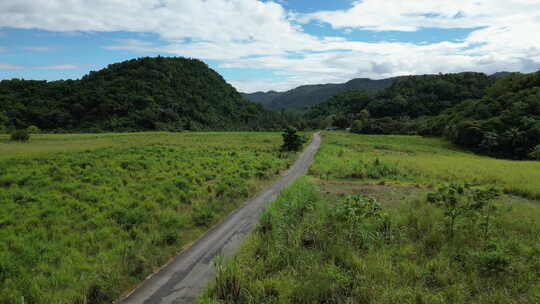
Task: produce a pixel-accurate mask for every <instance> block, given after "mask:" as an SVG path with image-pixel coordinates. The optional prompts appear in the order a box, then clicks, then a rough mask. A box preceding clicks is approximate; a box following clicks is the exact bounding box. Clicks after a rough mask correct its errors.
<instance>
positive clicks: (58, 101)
mask: <svg viewBox="0 0 540 304" xmlns="http://www.w3.org/2000/svg"><path fill="white" fill-rule="evenodd" d="M285 124H286V122H285V120H284V118H282V117H281V116H280V115H279V114H277V113H274V112H272V111H270V110H267V109H264V108H263V107H262V106H261V105H259V104H255V103H252V102H250V101H247V100H245V99H244V98H243V97H242V96H241V95H240V93H238V92H237V91H236V90H235V89H234V88H233V87H232V86H231V85H229V84H228V83H226V82H225V80H224V79H223V78H222V77H221V76H220V75H219V74H218V73H216V72H215V71H213V70H212V69H210V68H209V67H208V66H207V65H206V64H205V63H203V62H202V61H199V60H196V59H186V58H171V57H157V58H148V57H146V58H140V59H133V60H129V61H125V62H121V63H116V64H112V65H109V66H108V67H107V68H105V69H103V70H100V71H98V72H90V74H88V75H86V76H84V77H83V78H82V79H80V80H65V81H64V80H61V81H52V82H46V81H27V80H17V79H15V80H4V81H0V129H2V128H3V127H4V128H24V127H28V126H30V125H35V126H37V127H38V128H40V129H43V130H51V131H71V132H73V131H93V132H99V131H143V130H171V131H177V130H263V129H266V130H268V129H277V128H282V127H283V126H284V125H285Z"/></svg>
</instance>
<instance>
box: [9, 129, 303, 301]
mask: <svg viewBox="0 0 540 304" xmlns="http://www.w3.org/2000/svg"><path fill="white" fill-rule="evenodd" d="M280 144H281V136H280V134H279V133H248V132H245V133H240V132H237V133H234V132H231V133H137V134H129V133H128V134H98V135H96V134H85V135H34V136H33V137H32V139H31V140H30V142H28V143H12V142H8V141H7V136H0V206H1V208H0V303H6V304H7V303H9V304H12V303H110V302H111V301H112V300H114V299H116V298H117V297H118V296H119V295H120V294H121V293H122V292H126V291H127V290H128V289H129V288H131V287H133V286H134V285H135V284H137V283H138V282H140V281H141V280H142V279H143V278H145V277H146V276H147V275H148V274H149V273H151V272H152V271H153V270H154V269H156V268H157V267H159V266H161V265H163V264H164V263H165V262H166V261H167V260H168V259H169V258H171V257H172V256H173V255H174V254H175V253H176V252H178V251H179V250H181V248H182V247H183V246H185V245H186V244H188V243H190V242H192V241H193V240H195V239H196V238H197V237H198V236H199V235H201V234H202V233H203V232H204V231H206V230H207V229H208V227H209V226H211V225H213V224H214V223H216V222H217V221H218V220H219V219H220V218H222V217H223V216H225V215H226V214H228V213H229V212H230V211H231V210H233V209H234V208H236V207H237V206H238V204H239V203H241V202H242V201H243V200H244V199H245V198H246V197H248V196H249V195H252V194H254V193H255V192H256V191H257V190H259V189H260V188H261V186H262V185H264V184H267V183H269V182H270V181H271V180H272V179H273V177H275V176H276V175H277V174H279V173H280V172H281V171H282V170H284V169H286V168H287V167H288V166H289V165H290V164H291V163H292V161H293V160H294V158H295V157H296V156H295V154H291V153H281V152H279V146H280Z"/></svg>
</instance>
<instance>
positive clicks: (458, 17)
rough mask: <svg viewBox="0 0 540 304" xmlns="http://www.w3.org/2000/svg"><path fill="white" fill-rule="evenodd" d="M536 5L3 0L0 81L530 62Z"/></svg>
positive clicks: (288, 80) (356, 73)
mask: <svg viewBox="0 0 540 304" xmlns="http://www.w3.org/2000/svg"><path fill="white" fill-rule="evenodd" d="M537 32H540V2H539V1H536V0H505V1H502V0H489V1H488V0H478V1H475V2H471V1H470V0H454V1H452V2H449V1H446V0H431V1H414V2H412V1H407V2H405V1H401V0H385V1H380V0H364V1H348V0H333V1H328V0H324V1H323V0H310V1H307V0H305V1H304V0H301V1H299V0H296V1H293V0H288V1H287V0H279V1H257V0H206V1H199V0H124V1H122V0H118V1H107V0H72V1H69V2H68V1H66V0H3V1H2V2H1V3H0V79H11V78H25V79H46V80H57V79H67V78H72V79H73V78H80V77H81V76H82V75H84V74H86V73H88V72H89V71H91V70H99V69H101V68H103V67H105V66H107V65H108V64H111V63H115V62H119V61H123V60H126V59H130V58H136V57H142V56H157V55H158V54H160V55H163V56H185V57H195V58H199V59H202V60H204V61H205V62H206V63H207V64H208V65H209V66H210V67H212V68H213V69H215V70H216V71H218V72H219V73H221V74H222V75H223V76H224V77H225V79H226V80H227V81H229V82H230V83H231V84H233V85H234V86H235V87H236V88H237V89H239V90H241V91H246V92H252V91H257V90H270V89H274V90H286V89H290V88H293V87H295V86H298V85H302V84H309V83H328V82H342V81H347V80H349V79H351V78H355V77H370V78H386V77H392V76H397V75H409V74H427V73H440V72H442V73H449V72H460V71H480V72H485V73H493V72H496V71H502V70H509V71H521V72H532V71H536V70H538V69H540V38H539V37H538V35H531V33H537Z"/></svg>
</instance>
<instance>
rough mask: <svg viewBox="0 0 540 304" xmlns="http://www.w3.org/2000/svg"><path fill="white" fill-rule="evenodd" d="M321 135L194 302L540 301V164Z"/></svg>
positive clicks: (436, 146)
mask: <svg viewBox="0 0 540 304" xmlns="http://www.w3.org/2000/svg"><path fill="white" fill-rule="evenodd" d="M323 135H324V141H323V143H322V147H321V150H320V151H319V153H318V155H317V157H316V160H315V163H314V164H313V166H312V168H311V175H312V176H310V177H305V178H303V179H302V180H300V181H298V182H296V183H295V184H293V185H292V186H291V187H289V188H288V189H286V190H285V191H284V192H282V194H281V195H280V196H279V197H278V199H277V200H276V202H274V203H273V204H272V206H271V207H270V208H269V210H267V211H266V212H265V213H264V214H263V215H262V217H261V223H260V225H259V226H258V228H257V229H256V231H255V232H254V233H253V235H252V236H251V237H250V238H249V239H248V240H247V241H246V242H245V243H244V245H243V247H242V249H241V250H240V252H239V253H238V254H237V255H236V256H235V257H234V258H232V259H231V260H228V261H223V260H220V261H217V262H216V263H217V273H218V275H217V278H216V280H215V282H213V283H212V284H211V285H210V286H209V287H208V289H207V290H206V292H205V294H204V295H203V296H202V297H201V299H200V303H202V304H217V303H221V304H223V303H306V304H307V303H385V304H386V303H387V304H391V303H392V304H393V303H411V304H412V303H414V304H417V303H429V304H431V303H435V304H436V303H440V304H443V303H444V304H445V303H479V304H480V303H481V304H484V303H516V304H517V303H540V283H539V282H540V204H539V202H538V201H536V200H531V199H530V198H534V197H536V198H537V197H538V193H539V191H540V189H538V188H535V187H534V184H535V183H536V184H538V183H539V182H540V180H539V177H538V174H539V173H538V171H539V170H538V169H540V167H538V165H539V163H533V162H512V161H504V160H496V159H490V158H486V157H480V156H476V155H473V154H470V153H468V152H465V151H461V150H459V149H456V148H455V147H453V146H452V145H449V144H447V143H445V142H444V141H442V140H438V139H425V138H420V137H404V136H361V135H352V134H346V133H337V132H329V133H325V134H323ZM431 166H434V168H433V167H431ZM436 168H440V169H441V170H442V171H441V172H438V171H437V170H435V169H436ZM520 169H523V170H525V172H524V173H523V174H526V173H529V174H530V176H529V177H528V178H526V176H525V175H524V176H522V175H521V174H522V173H521V172H519V170H520ZM535 169H536V171H535ZM505 171H508V172H505ZM522 181H523V182H525V181H527V182H526V183H525V185H527V187H523V186H524V185H523V184H521V182H522ZM466 182H468V183H469V184H470V185H462V186H457V185H456V186H451V185H450V184H451V183H459V184H464V183H466ZM493 187H495V188H498V189H499V191H497V189H494V188H493ZM513 189H520V190H519V191H515V190H513ZM500 190H502V191H500ZM503 192H507V193H514V194H503ZM515 194H520V195H523V196H525V197H529V199H527V198H523V197H519V196H515Z"/></svg>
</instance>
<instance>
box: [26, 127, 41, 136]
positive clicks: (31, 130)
mask: <svg viewBox="0 0 540 304" xmlns="http://www.w3.org/2000/svg"><path fill="white" fill-rule="evenodd" d="M26 130H27V131H28V133H30V134H38V133H39V128H38V127H36V126H34V125H32V126H30V127H28V128H27V129H26Z"/></svg>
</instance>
